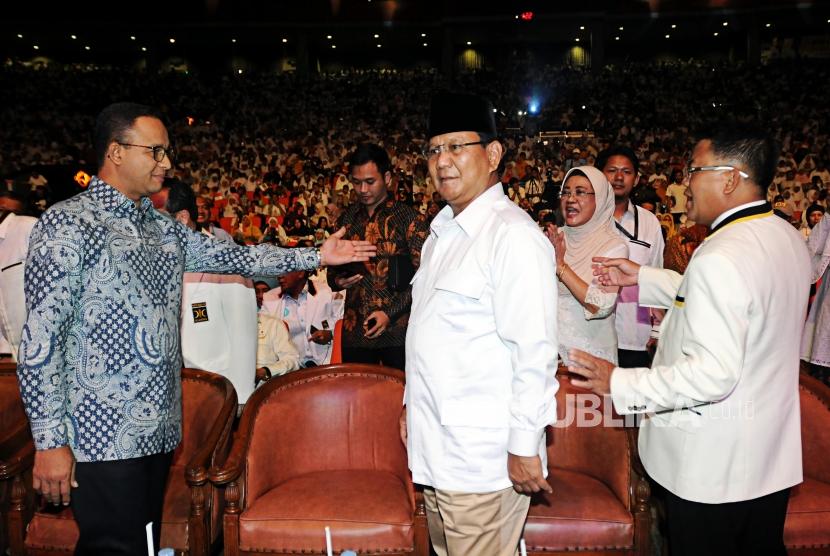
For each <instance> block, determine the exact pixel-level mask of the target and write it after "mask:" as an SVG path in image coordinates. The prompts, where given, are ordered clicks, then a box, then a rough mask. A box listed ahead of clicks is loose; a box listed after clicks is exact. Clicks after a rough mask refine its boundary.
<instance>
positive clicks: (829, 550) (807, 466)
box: [784, 373, 830, 556]
mask: <svg viewBox="0 0 830 556" xmlns="http://www.w3.org/2000/svg"><path fill="white" fill-rule="evenodd" d="M798 382H799V392H800V398H801V444H802V460H803V466H804V482H803V483H801V484H800V485H797V486H795V487H793V489H792V491H791V492H790V503H789V506H788V507H787V520H786V521H785V522H784V544H785V545H786V546H787V551H788V552H789V553H790V554H798V555H805V556H806V555H808V554H810V555H812V554H824V555H830V463H828V462H830V388H828V387H827V386H826V385H824V384H823V383H822V382H821V381H819V380H817V379H815V378H813V377H811V376H808V375H806V374H803V373H802V374H801V375H800V376H799V379H798Z"/></svg>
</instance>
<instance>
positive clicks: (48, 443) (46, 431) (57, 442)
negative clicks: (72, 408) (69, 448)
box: [32, 423, 69, 451]
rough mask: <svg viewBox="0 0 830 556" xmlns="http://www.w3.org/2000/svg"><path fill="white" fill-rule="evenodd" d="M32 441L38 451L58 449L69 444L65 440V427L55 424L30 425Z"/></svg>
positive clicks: (61, 424)
mask: <svg viewBox="0 0 830 556" xmlns="http://www.w3.org/2000/svg"><path fill="white" fill-rule="evenodd" d="M32 431H33V433H32V439H33V440H34V444H35V449H36V450H38V451H43V450H51V449H52V448H60V447H61V446H66V445H67V444H69V440H68V439H67V438H66V425H64V424H63V423H57V424H55V425H51V426H38V425H37V423H32Z"/></svg>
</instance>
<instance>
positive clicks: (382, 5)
mask: <svg viewBox="0 0 830 556" xmlns="http://www.w3.org/2000/svg"><path fill="white" fill-rule="evenodd" d="M827 3H828V2H827V1H826V0H812V1H806V2H805V1H803V0H800V1H799V0H580V1H578V2H567V1H560V0H526V1H521V2H493V1H486V0H475V1H471V0H438V1H435V0H432V1H415V0H402V1H395V0H300V1H296V0H295V1H283V0H173V1H168V2H163V1H161V2H159V1H153V0H150V1H144V2H134V3H118V4H116V3H111V2H100V1H87V2H59V3H58V2H54V3H50V4H51V5H49V6H48V7H45V6H43V4H42V3H40V2H17V3H11V4H8V3H7V4H6V5H4V8H3V9H4V14H3V20H4V21H5V23H3V24H0V25H3V26H8V25H14V24H20V23H39V24H42V25H48V24H53V23H68V22H81V21H83V22H88V23H93V22H100V23H113V24H119V25H124V24H135V23H142V24H150V25H157V26H168V27H172V26H176V25H182V24H192V23H223V24H224V23H230V22H236V23H245V22H247V23H269V24H282V25H291V24H325V23H338V22H340V23H343V22H346V23H357V22H362V23H370V22H398V23H407V22H411V23H416V22H420V23H437V22H440V21H442V20H447V19H467V20H474V19H478V18H484V19H488V18H494V17H511V16H514V15H515V14H518V13H521V12H525V11H533V12H534V14H535V15H537V16H539V17H551V16H568V17H572V16H576V15H579V14H598V13H603V14H607V15H610V16H632V15H654V14H664V15H665V14H671V13H673V12H678V13H682V12H701V11H702V12H708V11H727V12H728V11H735V10H737V11H746V10H753V11H761V12H764V11H769V10H776V9H782V8H794V7H799V8H801V9H805V8H812V7H816V6H818V5H826V4H827ZM125 9H127V10H129V11H127V12H126V13H125V12H124V10H125Z"/></svg>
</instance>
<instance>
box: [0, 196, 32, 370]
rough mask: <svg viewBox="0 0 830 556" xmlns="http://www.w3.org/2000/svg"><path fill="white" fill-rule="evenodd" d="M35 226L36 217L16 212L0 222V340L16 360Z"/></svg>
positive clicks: (24, 309)
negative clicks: (25, 274)
mask: <svg viewBox="0 0 830 556" xmlns="http://www.w3.org/2000/svg"><path fill="white" fill-rule="evenodd" d="M35 223H37V218H32V217H31V216H18V215H16V214H13V213H9V214H8V216H6V218H4V219H3V221H2V222H0V332H2V338H0V340H5V341H6V342H8V347H7V348H2V349H3V350H6V349H8V351H9V353H11V354H12V357H13V358H14V359H15V361H16V360H17V346H18V345H19V344H20V334H21V333H22V331H23V323H24V322H26V302H25V297H24V295H23V266H24V263H25V262H26V255H27V254H28V252H29V235H30V234H31V233H32V228H33V227H34V226H35ZM0 343H2V342H0Z"/></svg>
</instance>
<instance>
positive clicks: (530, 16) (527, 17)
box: [521, 12, 533, 21]
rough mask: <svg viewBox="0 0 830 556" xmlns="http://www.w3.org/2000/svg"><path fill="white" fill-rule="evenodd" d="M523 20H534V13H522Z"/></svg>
mask: <svg viewBox="0 0 830 556" xmlns="http://www.w3.org/2000/svg"><path fill="white" fill-rule="evenodd" d="M521 18H522V20H524V21H530V20H532V19H533V12H522V15H521Z"/></svg>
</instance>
